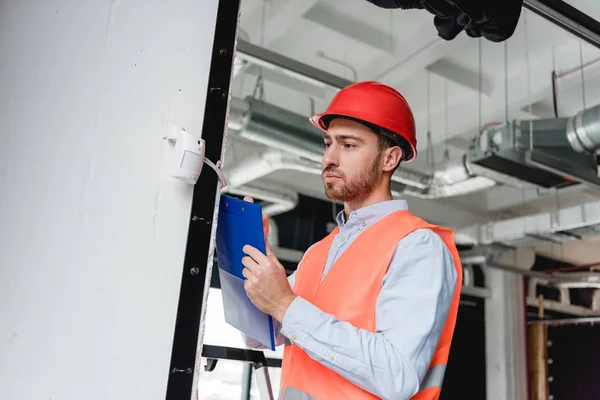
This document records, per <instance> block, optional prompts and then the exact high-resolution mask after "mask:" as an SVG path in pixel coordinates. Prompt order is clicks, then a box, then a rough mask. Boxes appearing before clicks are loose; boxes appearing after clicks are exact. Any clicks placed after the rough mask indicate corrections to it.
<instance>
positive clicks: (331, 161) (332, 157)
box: [323, 145, 340, 168]
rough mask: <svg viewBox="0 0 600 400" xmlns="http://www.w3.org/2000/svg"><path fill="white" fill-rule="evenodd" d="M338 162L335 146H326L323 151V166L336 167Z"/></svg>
mask: <svg viewBox="0 0 600 400" xmlns="http://www.w3.org/2000/svg"><path fill="white" fill-rule="evenodd" d="M339 162H340V161H339V154H338V152H337V151H336V150H335V146H333V145H331V146H329V147H327V148H326V149H325V153H323V166H324V167H325V168H327V167H329V166H333V167H338V166H339Z"/></svg>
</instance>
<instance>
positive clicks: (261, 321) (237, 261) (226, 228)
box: [216, 195, 275, 351]
mask: <svg viewBox="0 0 600 400" xmlns="http://www.w3.org/2000/svg"><path fill="white" fill-rule="evenodd" d="M246 244H249V245H250V246H253V247H255V248H257V249H258V250H260V251H261V252H262V253H263V254H265V253H266V249H265V236H264V231H263V224H262V207H261V205H260V204H255V203H250V202H247V201H244V200H240V199H236V198H234V197H229V196H225V195H221V199H220V202H219V216H218V225H217V238H216V247H217V260H218V263H219V268H218V270H219V278H220V280H221V296H222V297H223V311H224V314H225V322H227V323H228V324H229V325H231V326H233V327H234V328H236V329H238V330H240V331H241V332H243V333H245V334H246V335H248V336H250V337H251V338H253V339H255V340H256V341H258V342H259V343H261V344H262V345H263V346H265V347H267V348H268V349H270V350H273V351H275V332H274V324H273V317H271V316H270V315H268V314H266V313H264V312H262V311H260V310H259V309H258V308H257V307H256V306H255V305H254V304H253V303H252V302H251V301H250V299H249V298H248V295H247V294H246V290H245V289H244V280H245V279H246V278H245V277H244V275H242V270H243V269H244V265H243V264H242V258H243V257H244V256H245V255H246V254H245V253H244V252H243V251H242V248H243V247H244V246H245V245H246Z"/></svg>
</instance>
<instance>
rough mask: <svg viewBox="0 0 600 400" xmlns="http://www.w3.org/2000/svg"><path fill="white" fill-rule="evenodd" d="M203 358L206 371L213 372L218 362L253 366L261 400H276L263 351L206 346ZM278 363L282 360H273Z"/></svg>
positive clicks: (203, 350)
mask: <svg viewBox="0 0 600 400" xmlns="http://www.w3.org/2000/svg"><path fill="white" fill-rule="evenodd" d="M202 357H204V358H206V366H205V367H204V370H205V371H209V372H210V371H213V370H214V369H215V367H216V366H217V361H218V360H233V361H241V362H247V363H250V364H252V366H253V367H254V373H255V374H256V383H257V386H258V393H259V397H260V399H261V400H274V398H273V390H272V387H271V379H270V378H269V369H268V363H267V359H266V357H265V355H264V353H263V352H262V351H257V350H248V349H238V348H234V347H223V346H211V345H204V346H203V347H202ZM271 361H274V362H278V361H280V360H271Z"/></svg>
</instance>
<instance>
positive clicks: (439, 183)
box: [228, 98, 496, 199]
mask: <svg viewBox="0 0 600 400" xmlns="http://www.w3.org/2000/svg"><path fill="white" fill-rule="evenodd" d="M228 128H230V129H232V130H233V131H234V132H235V133H236V134H237V135H238V136H240V137H241V138H244V139H247V140H251V141H254V142H257V143H260V144H262V145H264V146H267V147H270V148H273V149H277V150H280V151H282V152H285V153H287V154H288V155H287V156H285V157H288V158H289V157H291V156H292V155H295V156H297V157H299V158H296V160H299V162H301V163H303V164H306V163H308V162H309V161H312V162H313V163H314V166H313V167H311V171H305V172H311V173H315V171H314V170H312V168H314V167H315V166H316V165H321V160H322V157H323V136H322V133H321V132H320V131H319V130H318V129H316V128H315V127H313V126H312V125H311V124H310V122H309V121H308V119H307V118H305V117H304V116H302V115H298V114H295V113H292V112H289V111H287V110H284V109H281V108H279V107H276V106H273V105H271V104H267V103H264V102H262V101H260V100H257V99H254V98H246V99H243V100H242V99H239V98H238V99H233V100H232V102H231V105H230V113H229V122H228ZM281 154H284V153H281ZM263 161H264V160H263ZM292 164H293V162H289V163H287V166H286V167H283V166H282V167H281V168H279V169H295V168H293V167H292ZM247 168H248V169H247V170H246V169H242V168H240V170H241V171H242V173H243V175H245V176H246V177H245V178H244V179H245V180H246V181H247V182H249V181H251V180H253V179H257V178H256V177H252V170H253V169H254V168H260V169H263V168H264V167H255V166H253V165H252V164H251V162H250V161H249V162H248V165H247ZM300 168H301V169H304V167H300ZM320 169H321V167H319V172H318V173H319V174H320V173H321V170H320ZM251 177H252V178H251ZM233 179H234V181H232V178H231V177H229V178H228V182H229V184H230V185H236V183H235V179H236V178H233ZM392 181H394V182H396V183H397V184H399V185H396V190H397V191H398V192H399V193H400V194H409V195H411V196H414V197H419V198H425V199H438V198H445V197H450V196H458V195H464V194H468V193H474V192H477V191H480V190H484V189H487V188H489V187H491V186H494V185H495V184H496V182H495V181H494V180H492V179H490V178H486V177H480V176H475V175H474V174H473V172H472V171H471V170H470V169H469V165H468V164H467V163H466V161H465V158H464V157H463V159H461V160H458V161H453V162H450V163H448V164H447V165H446V166H445V167H443V168H442V169H441V170H439V171H437V172H435V173H434V174H433V175H430V174H425V173H422V172H417V171H412V170H409V169H405V168H402V167H401V168H399V169H397V170H396V172H395V173H394V175H393V176H392ZM402 185H404V186H402Z"/></svg>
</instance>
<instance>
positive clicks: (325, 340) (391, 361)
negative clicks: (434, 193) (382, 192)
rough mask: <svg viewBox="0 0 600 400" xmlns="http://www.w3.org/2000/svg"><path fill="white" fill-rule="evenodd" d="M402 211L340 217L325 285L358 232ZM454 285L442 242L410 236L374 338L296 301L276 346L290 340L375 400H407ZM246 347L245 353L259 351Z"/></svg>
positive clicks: (397, 259)
mask: <svg viewBox="0 0 600 400" xmlns="http://www.w3.org/2000/svg"><path fill="white" fill-rule="evenodd" d="M405 209H407V203H406V201H404V200H390V201H385V202H381V203H377V204H374V205H371V206H368V207H364V208H361V209H359V210H356V211H354V212H352V213H351V214H350V216H349V218H348V221H345V218H344V217H345V215H344V212H343V211H342V212H340V213H339V214H338V215H337V223H338V225H339V227H340V231H339V233H338V234H337V235H336V237H335V239H334V241H333V244H332V246H331V249H330V251H329V255H328V258H327V264H326V266H325V272H324V274H323V277H325V276H326V274H327V273H328V271H329V269H330V268H331V266H332V264H333V263H334V262H335V261H336V260H337V258H338V257H339V256H340V255H341V254H342V253H343V252H344V251H345V250H346V249H347V248H348V246H350V245H351V244H352V242H353V241H354V239H356V237H357V236H358V235H360V233H361V232H362V231H364V230H365V229H367V228H368V227H369V226H371V225H373V224H374V223H376V222H377V221H379V220H380V219H381V218H383V217H385V216H386V215H388V214H390V213H392V212H394V211H398V210H405ZM298 268H302V261H301V262H300V264H299V265H298ZM294 278H295V273H294V274H292V275H290V276H289V278H288V279H289V282H290V285H292V287H293V285H294ZM456 279H457V273H456V269H455V266H454V261H453V259H452V255H451V253H450V251H449V250H448V248H447V247H446V245H445V244H444V242H443V241H442V239H441V238H440V237H439V236H438V235H437V234H435V233H434V232H433V231H431V230H429V229H420V230H417V231H414V232H412V233H411V234H409V235H407V236H406V237H404V238H403V239H402V240H401V241H400V242H399V243H398V245H397V247H396V251H395V253H394V256H393V257H392V260H391V262H390V267H389V269H388V272H387V273H386V275H385V277H384V280H383V283H382V288H381V292H380V294H379V297H378V299H377V304H376V331H375V332H367V331H365V330H360V329H357V328H355V327H354V326H353V325H351V324H350V323H348V322H344V321H340V320H338V319H336V318H335V317H334V316H333V315H330V314H326V313H324V312H323V311H321V310H320V309H319V308H318V307H316V306H315V305H313V304H311V303H310V302H308V301H307V300H305V299H303V298H301V297H297V298H296V299H295V300H294V301H293V302H292V304H291V305H290V307H289V309H288V311H287V313H286V315H285V318H284V320H283V324H282V326H279V324H277V326H276V330H277V343H278V345H280V344H283V343H284V341H285V338H287V339H289V340H290V341H291V342H293V343H294V344H296V345H298V346H299V347H300V348H302V349H303V350H304V351H306V353H307V354H308V355H309V356H310V357H312V358H313V359H315V360H316V361H318V362H319V363H321V364H323V365H325V366H327V367H328V368H330V369H332V370H334V371H336V372H337V373H338V374H340V375H341V376H343V377H344V378H346V379H347V380H348V381H350V382H352V383H354V384H355V385H357V386H359V387H361V388H363V389H364V390H366V391H368V392H370V393H372V394H374V395H376V396H378V397H380V398H383V399H394V400H402V399H407V400H408V399H410V398H411V397H412V396H413V395H414V394H415V393H417V391H418V390H419V386H420V383H421V381H422V380H423V378H424V376H425V373H426V372H427V369H428V367H429V364H430V362H431V358H432V356H433V354H434V352H435V349H436V347H437V344H438V339H439V337H440V335H441V332H442V330H443V328H444V324H445V322H446V317H447V315H448V311H449V308H450V304H451V302H452V296H453V294H454V289H455V286H456ZM245 339H246V344H247V345H248V346H250V347H254V348H259V347H260V346H259V345H257V343H256V342H255V341H253V340H251V339H250V338H247V337H246V338H245Z"/></svg>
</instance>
